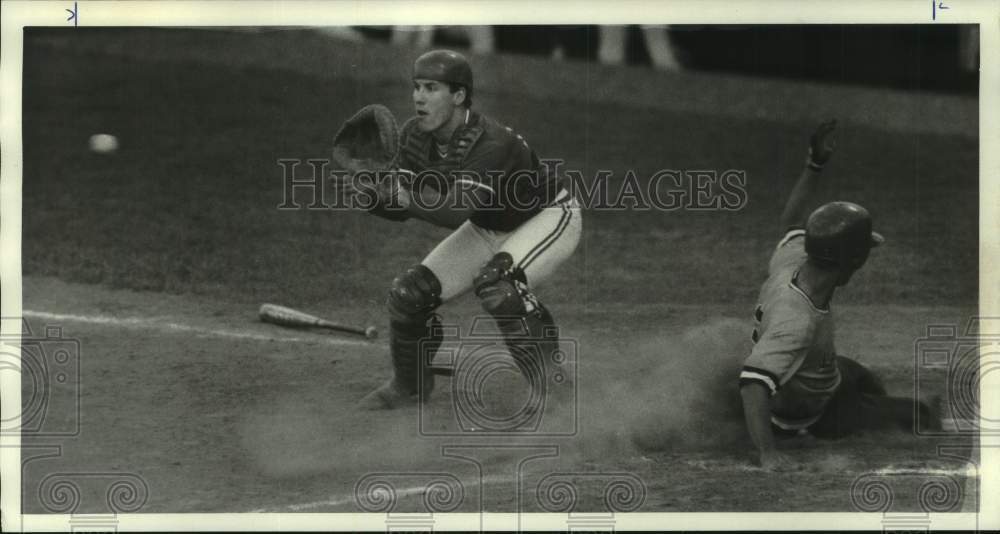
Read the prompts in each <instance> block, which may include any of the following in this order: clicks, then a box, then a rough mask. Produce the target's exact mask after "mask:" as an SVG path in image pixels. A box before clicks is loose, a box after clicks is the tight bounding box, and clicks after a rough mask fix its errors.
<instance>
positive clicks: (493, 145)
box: [334, 50, 582, 409]
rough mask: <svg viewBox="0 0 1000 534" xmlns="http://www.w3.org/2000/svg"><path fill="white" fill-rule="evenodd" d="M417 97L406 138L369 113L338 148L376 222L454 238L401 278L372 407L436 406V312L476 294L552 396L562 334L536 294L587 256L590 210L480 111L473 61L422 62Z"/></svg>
mask: <svg viewBox="0 0 1000 534" xmlns="http://www.w3.org/2000/svg"><path fill="white" fill-rule="evenodd" d="M412 87H413V93H412V98H413V107H414V111H415V116H414V117H412V118H411V119H409V120H408V121H406V122H405V124H403V126H402V128H401V129H400V131H399V132H398V133H397V131H396V125H395V121H394V119H392V115H391V113H390V112H389V111H388V110H386V109H385V108H384V107H382V106H378V105H375V106H367V107H365V108H364V109H362V110H361V111H359V112H358V113H357V114H356V115H355V116H354V117H352V118H351V119H349V120H348V121H347V122H346V123H345V124H344V127H343V128H342V129H341V131H340V132H339V133H338V134H337V137H336V140H335V142H334V159H335V160H336V161H337V162H338V163H339V164H340V165H341V166H342V167H343V168H344V169H347V170H348V171H350V173H351V174H352V176H351V177H350V179H349V182H345V183H342V184H340V185H341V187H342V188H344V189H345V190H348V191H349V192H351V193H356V194H359V195H363V196H364V198H365V200H366V201H367V204H366V205H365V206H364V207H365V208H366V209H368V211H370V212H371V213H372V214H374V215H377V216H380V217H384V218H386V219H389V220H392V221H405V220H408V219H411V218H413V219H419V220H423V221H425V222H428V223H431V224H434V225H437V226H443V227H447V228H452V229H454V232H453V233H452V234H451V235H449V236H448V237H447V238H445V239H444V240H443V241H442V242H441V243H439V244H438V245H437V246H436V247H435V248H434V249H433V250H431V251H430V253H429V254H427V256H426V257H424V259H423V260H422V261H421V262H420V263H418V264H415V265H413V266H412V267H409V268H408V269H406V270H404V271H403V272H402V273H400V274H399V276H397V277H396V279H395V280H393V282H392V284H391V287H390V289H389V296H388V299H387V302H386V307H387V308H388V312H389V346H390V354H391V360H392V368H393V376H392V378H391V379H389V380H388V381H386V383H385V384H383V385H382V386H380V387H379V388H377V389H376V390H375V391H373V392H371V393H370V394H369V395H367V396H366V397H365V398H364V399H362V406H363V407H366V408H370V409H379V408H394V407H397V406H402V405H407V404H413V403H416V402H420V401H423V400H426V399H427V397H428V395H429V394H430V393H431V391H432V389H433V387H434V375H433V374H432V373H430V372H427V369H428V366H429V365H430V363H431V360H432V358H433V356H434V352H435V349H436V347H437V346H438V345H439V344H440V342H441V337H440V336H441V333H440V329H439V328H435V325H437V324H439V319H438V318H437V315H436V313H435V311H436V310H437V309H438V307H439V306H441V305H442V304H443V303H445V302H448V301H449V300H451V299H454V298H455V297H457V296H459V295H462V294H463V293H466V292H469V291H472V292H473V293H474V294H475V295H476V297H478V299H479V300H480V302H481V304H482V307H483V309H484V310H485V311H486V312H487V313H488V314H490V315H491V316H492V317H493V318H494V319H495V320H496V322H497V325H498V327H499V329H500V331H501V333H502V334H503V336H504V340H505V343H506V345H507V347H508V349H509V352H510V354H511V356H512V357H513V358H514V360H515V362H516V363H517V365H518V367H519V369H521V372H522V374H523V375H524V376H525V378H526V379H527V380H528V382H529V383H530V385H531V387H532V388H534V391H536V392H538V391H540V392H542V393H545V392H546V391H549V392H551V390H552V389H553V388H554V387H556V384H555V382H558V380H553V376H552V371H553V366H552V365H551V363H549V358H550V356H551V355H552V353H553V351H555V349H556V348H557V347H558V334H557V330H556V329H555V321H554V319H553V317H552V315H551V313H549V311H548V309H547V308H546V307H545V306H544V305H542V303H541V302H540V301H539V300H538V298H537V296H536V295H535V293H534V288H535V287H536V286H537V284H539V283H540V282H542V281H543V280H545V279H546V278H548V277H549V276H551V275H552V274H553V273H554V272H555V271H556V270H557V269H558V267H559V266H560V265H561V264H562V263H563V262H565V261H566V259H567V258H569V257H570V255H571V254H572V253H573V251H574V250H575V248H576V245H577V243H578V242H579V239H580V232H581V224H582V223H581V219H580V209H579V206H578V204H577V203H576V201H575V199H573V197H572V196H571V195H570V193H569V192H568V190H567V189H566V188H565V187H564V185H563V183H562V182H561V179H560V177H558V176H556V175H554V174H552V173H550V172H549V171H548V169H547V167H546V166H544V165H542V164H541V163H540V161H539V158H538V156H537V155H536V154H535V151H534V150H533V149H532V148H531V147H530V146H529V145H528V142H527V141H526V140H525V139H524V137H522V136H521V135H519V134H518V133H517V132H516V131H515V130H513V129H512V128H510V127H508V126H505V125H503V124H501V123H499V122H497V121H496V120H494V119H492V118H490V117H487V116H486V115H483V114H482V113H478V112H476V111H474V110H473V109H472V102H473V87H474V86H473V76H472V69H471V67H470V65H469V63H468V61H467V60H466V59H465V58H464V57H463V56H462V55H461V54H458V53H456V52H452V51H449V50H435V51H431V52H428V53H426V54H423V55H422V56H420V57H418V58H417V59H416V61H415V62H414V64H413V75H412ZM560 379H561V376H560ZM568 385H569V384H566V383H561V384H559V386H560V387H567V386H568Z"/></svg>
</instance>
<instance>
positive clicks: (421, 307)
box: [386, 265, 441, 324]
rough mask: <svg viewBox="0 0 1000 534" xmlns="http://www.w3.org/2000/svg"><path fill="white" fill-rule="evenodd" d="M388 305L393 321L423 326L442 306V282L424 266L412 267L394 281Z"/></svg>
mask: <svg viewBox="0 0 1000 534" xmlns="http://www.w3.org/2000/svg"><path fill="white" fill-rule="evenodd" d="M386 305H387V307H388V308H389V316H390V318H391V319H392V320H393V321H398V322H403V323H420V324H423V323H425V322H426V321H427V319H428V318H429V317H430V315H431V313H433V312H434V310H435V309H437V307H438V306H440V305H441V281H440V280H438V277H437V276H436V275H435V274H434V272H433V271H431V270H430V269H428V268H427V267H425V266H423V265H415V266H413V267H410V268H409V269H407V270H406V272H404V273H403V274H401V275H399V276H397V277H396V279H395V280H393V281H392V288H391V289H390V290H389V298H388V300H387V303H386Z"/></svg>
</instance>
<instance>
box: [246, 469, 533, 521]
mask: <svg viewBox="0 0 1000 534" xmlns="http://www.w3.org/2000/svg"><path fill="white" fill-rule="evenodd" d="M515 480H517V478H516V477H511V476H497V475H493V476H485V477H482V478H481V479H479V480H463V481H460V483H461V484H462V486H463V487H472V486H486V485H487V484H496V483H498V482H514V481H515ZM426 491H427V487H426V486H411V487H409V488H400V489H397V490H394V493H395V494H396V497H397V498H398V497H409V496H411V495H423V494H424V493H425V492H426ZM356 502H357V496H356V495H353V494H352V495H339V496H333V497H331V498H329V499H326V500H322V501H313V502H307V503H302V504H289V505H287V506H283V507H279V508H257V509H256V510H250V511H249V512H248V513H251V514H260V513H266V512H274V511H275V510H284V511H289V512H301V511H303V510H313V509H316V508H324V507H334V506H343V505H345V504H353V503H356Z"/></svg>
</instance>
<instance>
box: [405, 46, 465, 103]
mask: <svg viewBox="0 0 1000 534" xmlns="http://www.w3.org/2000/svg"><path fill="white" fill-rule="evenodd" d="M417 78H421V79H425V80H437V81H439V82H446V83H454V84H458V85H461V86H464V87H465V92H466V94H467V95H468V96H469V97H471V96H472V67H470V66H469V61H468V60H467V59H465V56H463V55H462V54H459V53H458V52H453V51H451V50H431V51H430V52H427V53H426V54H424V55H422V56H420V57H418V58H417V60H416V61H414V62H413V79H414V80H415V79H417Z"/></svg>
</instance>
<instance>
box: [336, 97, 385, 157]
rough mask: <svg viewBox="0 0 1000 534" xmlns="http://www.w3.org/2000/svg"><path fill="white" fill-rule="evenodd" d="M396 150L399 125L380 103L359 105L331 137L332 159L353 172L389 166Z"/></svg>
mask: <svg viewBox="0 0 1000 534" xmlns="http://www.w3.org/2000/svg"><path fill="white" fill-rule="evenodd" d="M398 152H399V126H398V125H397V124H396V117H394V116H393V115H392V112H391V111H389V108H387V107H385V106H383V105H382V104H370V105H367V106H365V107H363V108H361V110H360V111H358V112H357V113H355V114H354V116H353V117H351V118H349V119H347V121H345V122H344V125H343V126H341V127H340V131H339V132H337V135H336V137H334V138H333V160H334V161H336V162H337V163H338V164H339V165H340V166H341V167H342V168H344V169H345V170H348V171H350V172H352V173H355V172H358V171H361V170H367V171H384V170H387V169H390V168H392V167H393V165H395V161H396V154H397V153H398Z"/></svg>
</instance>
